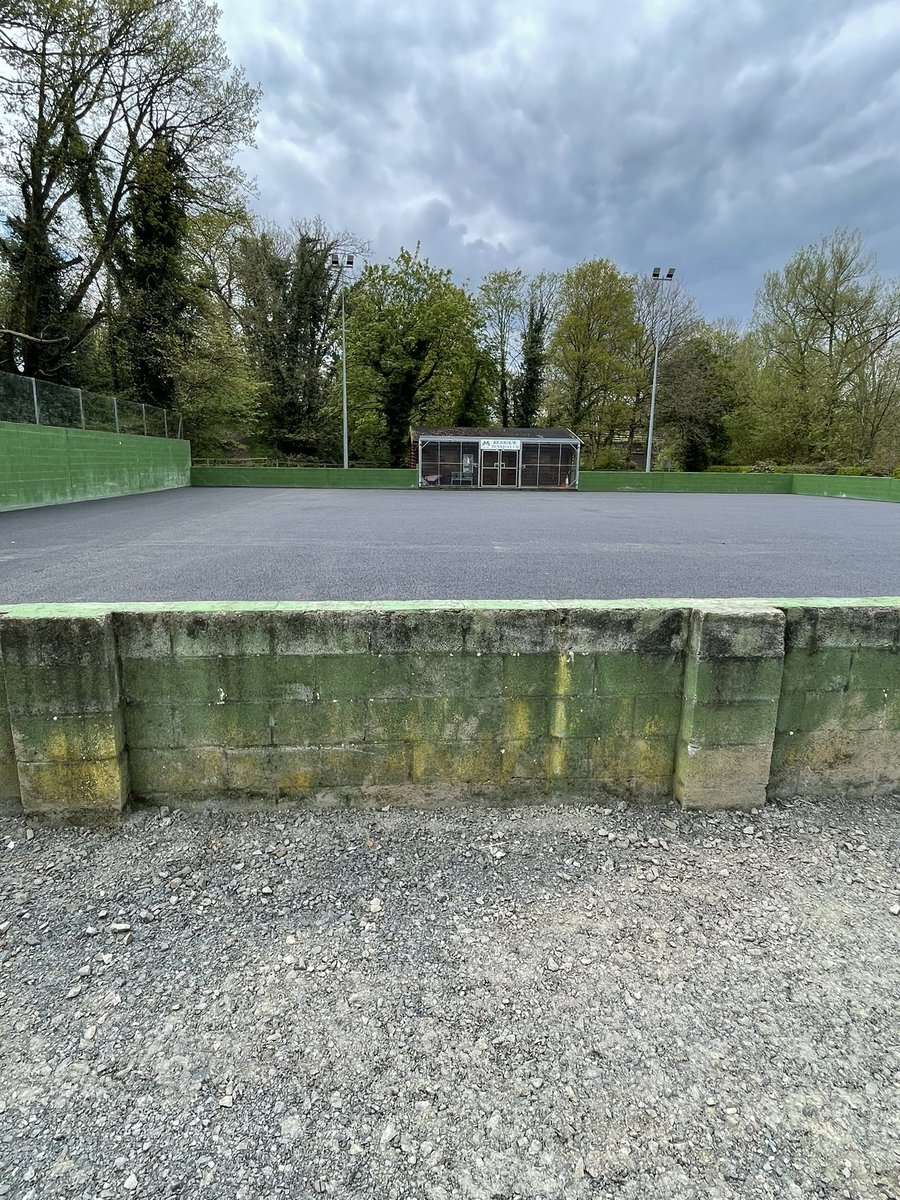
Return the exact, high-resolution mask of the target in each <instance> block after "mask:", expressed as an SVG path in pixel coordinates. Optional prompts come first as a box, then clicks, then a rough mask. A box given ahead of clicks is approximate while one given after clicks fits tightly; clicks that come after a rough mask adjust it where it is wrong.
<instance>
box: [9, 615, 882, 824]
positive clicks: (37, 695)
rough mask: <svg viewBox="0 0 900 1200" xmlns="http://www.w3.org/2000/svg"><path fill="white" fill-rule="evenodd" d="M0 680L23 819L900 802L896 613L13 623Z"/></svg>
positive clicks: (52, 619) (133, 618)
mask: <svg viewBox="0 0 900 1200" xmlns="http://www.w3.org/2000/svg"><path fill="white" fill-rule="evenodd" d="M0 663H2V684H3V687H2V690H0V801H2V802H3V803H4V804H5V805H6V806H7V807H9V806H10V805H12V804H17V805H21V806H22V807H24V809H25V810H26V811H29V812H58V811H62V812H84V811H93V812H98V811H99V812H104V813H110V814H115V813H117V812H118V811H120V809H121V808H122V806H123V804H124V803H126V801H127V800H128V799H129V798H134V799H136V800H143V801H157V802H161V801H165V802H166V803H191V802H195V803H204V804H205V803H210V802H212V803H217V802H225V801H228V802H237V803H243V802H253V803H259V802H266V803H277V802H280V801H301V802H313V803H319V804H343V803H424V802H447V801H449V800H455V799H462V798H465V797H467V796H473V795H474V796H483V797H486V798H489V799H496V800H503V801H518V800H529V799H534V798H540V797H544V796H547V797H562V796H566V795H576V796H579V797H596V798H597V799H602V798H608V797H619V796H622V797H635V798H657V797H666V796H671V795H673V794H674V795H676V796H677V798H678V799H679V800H680V801H681V802H682V803H683V804H685V805H688V806H691V807H706V808H721V807H748V806H751V805H758V804H761V803H763V801H764V799H765V797H766V794H768V795H769V796H777V797H787V796H791V795H796V794H819V793H825V792H834V791H851V792H853V793H854V794H857V795H860V796H862V797H867V796H874V795H880V794H887V793H888V792H890V791H892V790H895V789H896V788H897V787H898V786H900V600H871V601H865V602H843V603H841V602H836V601H787V602H785V601H773V602H771V603H768V604H767V603H765V602H762V601H749V600H748V601H728V602H708V603H702V602H690V601H680V602H679V601H645V602H612V603H605V604H595V603H592V602H588V601H581V602H572V603H569V604H541V603H538V602H531V601H519V602H505V603H496V604H492V603H489V602H478V601H473V602H470V603H465V604H459V603H455V604H441V603H438V602H433V603H432V602H423V603H416V602H396V603H391V602H381V603H372V604H361V603H343V604H342V603H338V602H334V603H331V604H319V605H316V604H304V603H283V604H277V605H274V606H272V605H263V604H222V605H204V604H200V603H197V604H191V605H129V606H122V607H116V608H113V609H110V608H109V607H106V606H103V605H82V606H72V605H61V606H53V605H36V606H17V607H13V608H10V609H8V610H6V613H5V615H4V616H3V617H2V618H0Z"/></svg>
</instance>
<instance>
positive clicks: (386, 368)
mask: <svg viewBox="0 0 900 1200" xmlns="http://www.w3.org/2000/svg"><path fill="white" fill-rule="evenodd" d="M348 301H349V308H348V321H347V333H348V363H347V365H348V373H349V377H350V382H351V391H352V396H351V398H350V399H351V405H352V404H353V402H354V400H356V405H357V412H359V402H360V398H362V404H363V405H365V406H366V409H367V410H368V411H369V412H370V414H371V413H372V409H374V412H375V413H376V414H377V417H378V419H379V420H380V421H381V422H382V425H383V431H384V439H385V443H386V448H387V456H386V457H387V460H388V462H389V463H390V465H392V466H396V467H400V466H405V465H406V461H407V457H408V454H409V427H410V424H411V423H412V422H413V421H414V420H417V421H424V420H430V421H435V422H439V423H442V424H450V423H452V422H453V421H454V420H455V418H456V417H457V415H458V414H459V412H460V409H461V407H463V397H464V395H465V392H466V389H467V388H469V387H471V386H472V380H473V376H474V373H475V364H476V362H477V361H478V359H479V356H480V354H481V351H480V348H479V335H480V332H481V322H480V315H479V311H478V306H477V304H476V302H475V300H474V299H473V298H472V297H471V296H470V295H469V293H468V292H466V291H465V290H464V289H463V288H461V287H458V286H457V285H456V284H455V283H454V282H453V279H452V275H451V273H450V271H446V270H441V269H440V268H438V267H433V266H432V265H431V264H430V263H429V262H428V260H427V259H426V258H421V257H420V256H419V253H418V250H416V252H415V253H411V252H410V251H409V250H401V251H400V253H399V254H398V255H397V257H396V258H395V259H393V260H392V261H391V262H389V263H384V264H378V265H372V266H367V267H366V268H365V270H364V271H363V273H362V275H361V276H360V279H359V281H358V282H357V284H356V285H355V287H354V288H353V291H352V293H351V294H350V297H349V298H348ZM369 419H371V416H370V418H369Z"/></svg>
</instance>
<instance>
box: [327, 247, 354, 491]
mask: <svg viewBox="0 0 900 1200" xmlns="http://www.w3.org/2000/svg"><path fill="white" fill-rule="evenodd" d="M331 266H332V268H333V269H334V270H335V271H337V273H338V279H339V280H340V284H341V419H342V427H343V435H344V470H345V471H346V470H348V469H349V467H350V438H349V432H348V426H347V312H346V307H345V304H344V271H345V270H347V269H349V268H351V267H352V266H353V255H352V254H345V255H344V256H343V258H342V257H341V255H340V254H336V253H333V254H332V255H331Z"/></svg>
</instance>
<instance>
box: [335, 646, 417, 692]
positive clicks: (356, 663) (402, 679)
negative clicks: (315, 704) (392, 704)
mask: <svg viewBox="0 0 900 1200" xmlns="http://www.w3.org/2000/svg"><path fill="white" fill-rule="evenodd" d="M315 661H316V666H317V679H318V689H317V690H318V696H319V697H320V698H321V699H322V700H342V699H344V698H347V699H359V700H373V699H376V698H378V699H382V700H388V699H403V698H405V697H407V696H408V695H409V677H410V656H409V655H408V654H383V655H376V654H346V655H341V654H325V655H322V656H321V657H320V658H318V659H316V660H315Z"/></svg>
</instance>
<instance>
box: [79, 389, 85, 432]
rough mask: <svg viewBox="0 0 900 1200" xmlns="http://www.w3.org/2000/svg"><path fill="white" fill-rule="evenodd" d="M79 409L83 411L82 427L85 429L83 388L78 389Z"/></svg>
mask: <svg viewBox="0 0 900 1200" xmlns="http://www.w3.org/2000/svg"><path fill="white" fill-rule="evenodd" d="M78 411H79V412H80V413H81V428H82V429H84V396H83V395H82V394H81V388H79V389H78Z"/></svg>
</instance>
